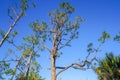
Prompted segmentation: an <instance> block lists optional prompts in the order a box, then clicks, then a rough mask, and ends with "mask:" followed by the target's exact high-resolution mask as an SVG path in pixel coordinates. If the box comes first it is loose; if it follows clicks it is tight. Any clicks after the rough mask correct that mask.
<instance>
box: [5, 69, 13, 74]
mask: <svg viewBox="0 0 120 80" xmlns="http://www.w3.org/2000/svg"><path fill="white" fill-rule="evenodd" d="M5 74H6V75H9V74H13V70H12V69H8V70H7V71H5Z"/></svg>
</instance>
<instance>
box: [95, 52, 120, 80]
mask: <svg viewBox="0 0 120 80" xmlns="http://www.w3.org/2000/svg"><path fill="white" fill-rule="evenodd" d="M95 72H96V73H97V74H98V76H99V78H100V80H119V79H120V75H119V74H120V56H114V55H113V53H109V54H106V57H105V59H103V60H100V61H99V67H97V68H95Z"/></svg>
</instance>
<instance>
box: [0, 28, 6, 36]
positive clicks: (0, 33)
mask: <svg viewBox="0 0 120 80" xmlns="http://www.w3.org/2000/svg"><path fill="white" fill-rule="evenodd" d="M0 36H1V37H2V38H3V37H4V36H5V32H4V31H3V30H0Z"/></svg>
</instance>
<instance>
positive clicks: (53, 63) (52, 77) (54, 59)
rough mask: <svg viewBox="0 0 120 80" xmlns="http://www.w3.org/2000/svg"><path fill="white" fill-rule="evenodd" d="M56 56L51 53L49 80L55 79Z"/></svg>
mask: <svg viewBox="0 0 120 80" xmlns="http://www.w3.org/2000/svg"><path fill="white" fill-rule="evenodd" d="M55 61H56V58H55V56H54V55H51V80H56V66H55Z"/></svg>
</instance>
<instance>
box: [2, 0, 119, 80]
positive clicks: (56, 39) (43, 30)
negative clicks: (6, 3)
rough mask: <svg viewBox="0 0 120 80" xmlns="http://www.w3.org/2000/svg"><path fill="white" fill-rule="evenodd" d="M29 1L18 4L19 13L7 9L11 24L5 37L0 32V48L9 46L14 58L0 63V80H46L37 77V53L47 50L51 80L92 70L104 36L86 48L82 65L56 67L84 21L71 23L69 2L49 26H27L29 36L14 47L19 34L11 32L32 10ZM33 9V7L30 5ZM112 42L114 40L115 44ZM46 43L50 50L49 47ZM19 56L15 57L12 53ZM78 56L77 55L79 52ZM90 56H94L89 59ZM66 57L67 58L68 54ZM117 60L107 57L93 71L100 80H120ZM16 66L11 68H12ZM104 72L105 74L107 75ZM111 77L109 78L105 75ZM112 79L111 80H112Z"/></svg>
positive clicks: (53, 14)
mask: <svg viewBox="0 0 120 80" xmlns="http://www.w3.org/2000/svg"><path fill="white" fill-rule="evenodd" d="M31 3H32V0H20V6H19V8H18V9H19V10H16V11H15V9H14V8H10V9H9V10H8V15H9V17H10V19H11V20H12V21H13V23H12V24H11V25H10V26H9V29H8V31H7V33H5V32H4V31H0V34H1V37H2V39H1V41H0V46H2V45H3V43H5V42H8V43H9V44H11V45H12V46H14V48H15V49H9V50H8V51H9V53H12V54H14V57H15V58H14V57H13V59H10V60H8V59H6V58H5V59H3V60H2V61H0V79H4V78H3V75H6V76H8V75H9V76H10V78H9V79H10V80H45V79H44V78H42V77H41V76H40V74H39V73H40V64H39V62H38V61H37V58H39V57H40V54H39V52H41V51H43V50H45V49H46V50H47V51H48V52H49V54H50V61H51V68H50V70H51V80H57V77H58V76H59V75H60V74H61V73H63V72H64V71H66V70H68V69H70V68H73V69H76V70H86V69H89V68H91V64H92V63H93V61H95V60H97V59H96V55H97V53H98V52H99V51H100V47H101V46H102V45H103V44H104V43H105V42H106V40H108V39H109V38H110V35H109V34H108V33H107V32H103V33H102V35H101V37H100V38H99V39H98V42H99V45H98V47H94V45H93V43H90V44H88V46H87V53H88V54H87V56H86V57H85V59H84V60H83V61H81V62H79V61H78V62H74V63H71V64H69V65H67V66H60V65H59V66H58V65H56V63H57V59H58V58H60V56H61V54H62V53H63V52H62V49H63V48H64V47H67V46H68V47H70V46H71V42H72V41H73V40H74V39H77V38H78V37H79V29H80V24H81V23H82V22H84V21H85V20H84V19H83V18H82V17H80V16H76V17H75V18H74V19H72V20H71V19H70V16H71V15H72V13H73V12H74V11H75V9H74V7H73V6H71V5H70V3H69V2H63V3H61V4H60V5H59V8H58V9H56V10H53V11H51V12H49V13H48V16H49V17H50V24H51V25H50V26H49V25H48V24H49V23H47V22H45V21H39V20H36V21H33V22H31V23H30V24H29V27H30V28H31V29H32V33H31V34H29V35H28V36H25V37H24V38H23V42H21V44H20V45H16V44H15V43H14V41H15V37H16V35H17V34H18V32H17V31H14V30H13V28H14V26H15V25H16V24H17V23H18V22H19V20H20V19H21V18H22V17H23V16H24V15H25V12H26V10H27V9H29V7H30V6H31ZM32 6H33V7H35V4H34V3H32ZM118 38H119V37H118V36H117V38H115V40H118ZM48 43H49V46H48ZM16 52H17V53H19V55H16V54H15V53H16ZM78 52H79V51H78ZM91 54H93V56H92V57H90V56H91ZM68 55H69V54H68ZM119 58H120V57H114V55H113V54H112V53H111V54H109V55H108V54H107V55H106V59H105V60H101V61H100V64H99V66H100V67H98V68H96V69H95V71H96V73H97V74H98V75H99V79H100V80H103V79H104V80H105V79H107V80H109V79H110V80H113V79H116V80H119V78H120V75H119V73H120V71H119V67H120V65H119V63H120V59H119ZM13 63H14V64H15V65H14V67H13V65H12V64H13ZM106 70H107V71H106ZM108 73H110V74H108ZM111 76H112V77H111Z"/></svg>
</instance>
